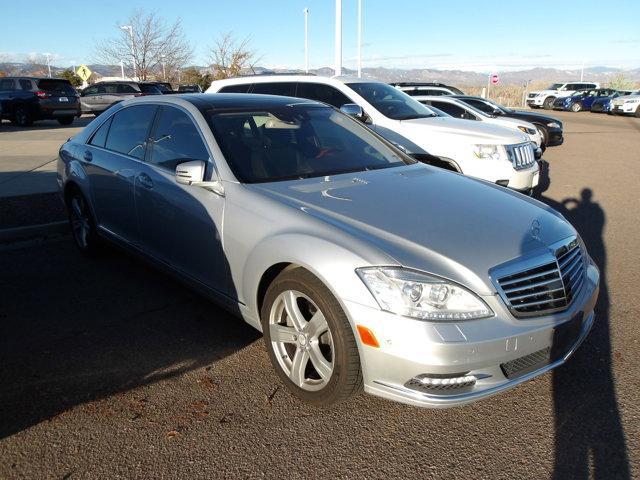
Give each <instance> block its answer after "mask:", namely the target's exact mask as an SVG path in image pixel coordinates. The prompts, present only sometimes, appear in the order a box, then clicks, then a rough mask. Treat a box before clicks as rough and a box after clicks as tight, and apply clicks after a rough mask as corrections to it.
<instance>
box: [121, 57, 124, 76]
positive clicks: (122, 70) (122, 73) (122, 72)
mask: <svg viewBox="0 0 640 480" xmlns="http://www.w3.org/2000/svg"><path fill="white" fill-rule="evenodd" d="M120 76H121V77H122V80H124V62H123V61H122V60H120Z"/></svg>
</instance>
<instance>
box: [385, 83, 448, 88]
mask: <svg viewBox="0 0 640 480" xmlns="http://www.w3.org/2000/svg"><path fill="white" fill-rule="evenodd" d="M389 85H393V86H394V87H444V88H449V87H450V85H447V84H446V83H440V82H391V83H390V84H389Z"/></svg>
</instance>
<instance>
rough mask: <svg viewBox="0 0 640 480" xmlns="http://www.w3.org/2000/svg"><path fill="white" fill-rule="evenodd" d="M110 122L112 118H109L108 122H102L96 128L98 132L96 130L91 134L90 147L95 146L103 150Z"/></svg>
mask: <svg viewBox="0 0 640 480" xmlns="http://www.w3.org/2000/svg"><path fill="white" fill-rule="evenodd" d="M112 120H113V117H110V118H109V120H107V121H106V122H104V123H103V124H102V125H101V126H100V128H98V130H96V133H94V134H93V137H92V138H91V141H90V142H89V144H90V145H95V146H96V147H102V148H104V144H105V143H106V141H107V133H108V132H109V127H110V126H111V121H112Z"/></svg>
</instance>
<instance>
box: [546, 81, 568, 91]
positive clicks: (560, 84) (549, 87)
mask: <svg viewBox="0 0 640 480" xmlns="http://www.w3.org/2000/svg"><path fill="white" fill-rule="evenodd" d="M563 85H564V83H552V84H551V85H549V86H548V87H547V90H559V89H560V87H562V86H563Z"/></svg>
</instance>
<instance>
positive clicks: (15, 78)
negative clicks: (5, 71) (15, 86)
mask: <svg viewBox="0 0 640 480" xmlns="http://www.w3.org/2000/svg"><path fill="white" fill-rule="evenodd" d="M2 78H3V79H8V80H60V81H62V82H68V81H69V80H67V79H66V78H57V77H53V78H49V77H30V76H24V75H14V76H9V77H2Z"/></svg>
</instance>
